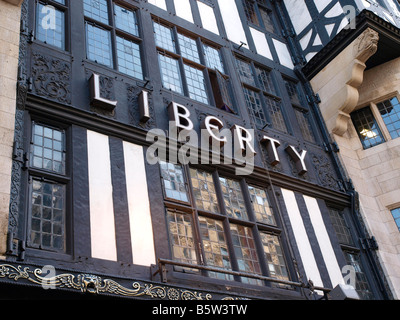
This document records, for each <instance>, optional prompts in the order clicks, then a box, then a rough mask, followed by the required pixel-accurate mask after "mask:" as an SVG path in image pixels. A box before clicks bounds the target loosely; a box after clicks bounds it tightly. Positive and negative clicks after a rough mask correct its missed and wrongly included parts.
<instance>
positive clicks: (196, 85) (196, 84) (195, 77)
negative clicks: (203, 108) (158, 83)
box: [184, 64, 208, 104]
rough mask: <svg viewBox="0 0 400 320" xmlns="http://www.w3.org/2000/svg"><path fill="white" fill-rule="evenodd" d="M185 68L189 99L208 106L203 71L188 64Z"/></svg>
mask: <svg viewBox="0 0 400 320" xmlns="http://www.w3.org/2000/svg"><path fill="white" fill-rule="evenodd" d="M184 68H185V76H186V83H187V87H188V91H189V97H190V98H191V99H193V100H196V101H198V102H202V103H205V104H208V97H207V91H206V87H205V85H206V84H205V80H204V73H203V71H201V70H199V69H197V68H194V67H191V66H189V65H187V64H185V66H184Z"/></svg>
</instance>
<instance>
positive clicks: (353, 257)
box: [344, 252, 374, 300]
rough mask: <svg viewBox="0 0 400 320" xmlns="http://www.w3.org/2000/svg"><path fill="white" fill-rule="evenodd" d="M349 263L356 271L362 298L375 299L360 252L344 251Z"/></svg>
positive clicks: (357, 285)
mask: <svg viewBox="0 0 400 320" xmlns="http://www.w3.org/2000/svg"><path fill="white" fill-rule="evenodd" d="M344 256H345V259H346V261H347V264H348V265H350V266H352V267H353V268H354V270H355V272H356V288H355V289H356V291H357V293H358V295H359V296H360V298H361V300H373V299H374V295H373V294H372V292H371V289H370V288H369V284H368V280H367V277H366V276H365V273H364V271H363V267H362V264H361V261H360V256H359V255H358V254H354V253H350V252H344Z"/></svg>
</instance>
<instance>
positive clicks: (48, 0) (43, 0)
mask: <svg viewBox="0 0 400 320" xmlns="http://www.w3.org/2000/svg"><path fill="white" fill-rule="evenodd" d="M69 1H70V0H65V4H62V3H60V2H58V1H57V0H35V1H32V5H33V12H34V18H33V26H32V30H33V31H31V36H32V38H33V39H34V40H35V41H38V42H40V43H41V44H44V45H45V46H49V47H50V48H52V49H56V50H60V51H62V52H69V51H70V50H71V45H70V41H69V38H70V37H69V34H70V32H69V30H70V22H69V21H70V20H69V19H70V3H69ZM39 4H42V5H51V6H53V7H54V8H55V9H56V10H59V11H61V12H62V13H63V14H64V30H63V36H64V39H63V40H64V47H63V48H61V47H58V46H55V45H53V44H50V43H47V42H46V41H42V40H40V39H38V38H37V36H36V35H37V33H38V32H37V31H38V24H39V21H38V16H39V12H38V9H39Z"/></svg>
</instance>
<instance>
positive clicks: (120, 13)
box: [114, 4, 139, 37]
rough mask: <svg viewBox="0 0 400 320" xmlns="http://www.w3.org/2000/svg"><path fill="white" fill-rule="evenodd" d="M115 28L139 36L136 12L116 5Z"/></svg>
mask: <svg viewBox="0 0 400 320" xmlns="http://www.w3.org/2000/svg"><path fill="white" fill-rule="evenodd" d="M114 14H115V26H116V27H117V28H118V29H121V30H123V31H126V32H129V33H131V34H133V35H135V36H137V37H138V36H139V27H138V24H137V19H136V14H135V12H134V11H131V10H128V9H126V8H124V7H121V6H119V5H116V4H114Z"/></svg>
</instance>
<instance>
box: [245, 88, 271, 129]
mask: <svg viewBox="0 0 400 320" xmlns="http://www.w3.org/2000/svg"><path fill="white" fill-rule="evenodd" d="M243 93H244V98H245V101H246V105H247V109H248V110H249V113H250V115H251V116H252V118H253V120H254V122H255V124H256V126H258V127H261V128H262V127H264V126H265V125H266V124H267V118H266V117H265V113H264V109H263V107H262V105H261V100H260V95H259V93H257V92H255V91H253V90H250V89H247V88H245V87H244V88H243Z"/></svg>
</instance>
